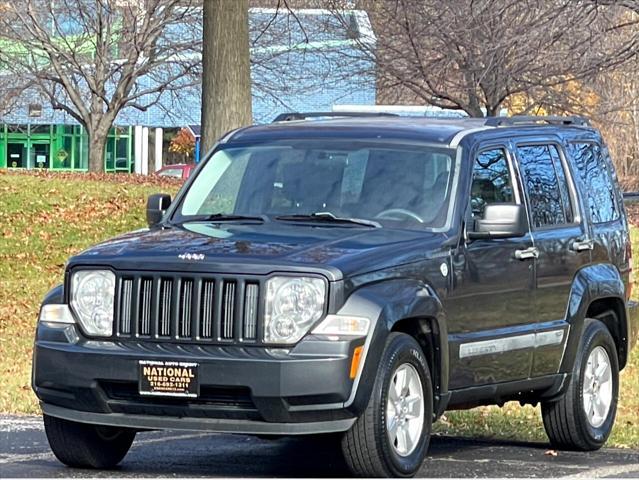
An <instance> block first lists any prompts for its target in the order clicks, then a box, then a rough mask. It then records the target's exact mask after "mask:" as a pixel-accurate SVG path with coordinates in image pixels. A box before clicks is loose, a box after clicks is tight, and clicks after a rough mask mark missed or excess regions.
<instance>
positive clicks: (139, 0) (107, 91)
mask: <svg viewBox="0 0 639 480" xmlns="http://www.w3.org/2000/svg"><path fill="white" fill-rule="evenodd" d="M5 7H8V8H6V10H5V11H4V12H3V14H2V15H1V16H0V42H3V43H4V44H5V45H11V48H2V49H1V51H0V64H4V65H5V68H9V69H10V70H11V71H12V73H13V75H12V78H13V79H14V81H15V82H17V83H20V82H25V83H28V88H31V89H34V90H35V91H37V92H38V94H39V95H41V96H43V97H45V98H46V99H47V100H48V101H49V102H50V104H51V105H52V107H53V108H54V109H56V110H61V111H64V112H66V113H67V114H68V115H70V116H71V117H73V118H74V119H75V120H77V121H78V122H79V123H81V124H82V125H83V126H84V127H85V129H86V131H87V134H88V139H89V170H90V171H102V170H103V169H104V152H105V145H106V140H107V136H108V134H109V130H110V128H111V127H112V125H113V123H114V121H115V120H116V118H117V116H118V114H119V113H121V112H122V111H123V110H124V109H126V108H134V109H139V110H146V109H148V108H149V107H151V106H152V105H155V104H157V103H158V102H160V99H161V98H162V97H163V96H164V98H166V96H167V95H171V93H172V92H176V91H178V90H181V89H184V88H185V87H187V86H190V85H196V84H197V83H198V82H199V71H198V66H199V64H200V57H199V55H198V54H197V53H198V52H199V51H200V48H201V31H200V26H199V25H200V21H199V20H198V19H199V15H200V12H201V10H198V9H196V8H194V5H193V4H192V3H191V1H189V0H17V1H15V2H12V3H8V2H7V5H6V6H5Z"/></svg>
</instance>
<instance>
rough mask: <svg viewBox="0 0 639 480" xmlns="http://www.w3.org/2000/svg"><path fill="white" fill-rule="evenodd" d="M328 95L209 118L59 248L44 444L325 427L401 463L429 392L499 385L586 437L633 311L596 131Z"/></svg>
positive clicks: (402, 471)
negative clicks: (393, 109)
mask: <svg viewBox="0 0 639 480" xmlns="http://www.w3.org/2000/svg"><path fill="white" fill-rule="evenodd" d="M333 116H334V117H335V118H330V117H331V115H329V114H311V115H305V114H289V115H285V116H284V117H282V118H280V119H279V121H276V122H274V123H272V124H270V125H263V126H253V127H248V128H243V129H239V130H237V131H234V132H231V133H230V134H228V135H226V136H225V137H224V138H223V139H221V140H220V142H219V143H218V144H217V145H216V146H215V148H214V149H213V150H212V151H211V152H210V154H209V155H208V156H207V158H206V159H205V160H204V161H203V162H202V163H201V164H200V165H199V166H198V168H197V170H196V171H195V173H194V174H193V175H192V176H191V178H190V179H189V180H188V181H187V183H186V184H185V185H184V186H183V188H182V189H181V191H180V192H179V194H178V195H177V197H176V198H175V200H174V201H173V202H172V201H171V198H170V197H169V196H167V195H154V196H152V197H150V198H149V202H148V210H147V218H148V220H149V228H148V229H144V230H140V231H136V232H131V233H128V234H125V235H122V236H120V237H117V238H114V239H112V240H109V241H106V242H104V243H101V244H99V245H96V246H94V247H92V248H90V249H88V250H86V251H84V252H82V253H80V254H79V255H77V256H75V257H73V258H71V259H70V260H69V262H68V265H67V268H66V274H65V278H64V284H63V285H60V286H58V287H57V288H55V289H53V290H52V291H51V292H50V293H49V294H48V295H47V296H46V298H45V299H44V302H43V305H42V309H41V312H40V318H39V322H38V327H37V333H36V340H35V350H34V361H33V389H34V390H35V392H36V395H37V396H38V398H39V399H40V401H41V405H42V411H43V413H44V421H45V427H46V433H47V436H48V439H49V443H50V445H51V448H52V449H53V452H54V453H55V455H56V456H57V457H58V458H59V459H60V460H61V461H62V462H64V463H66V464H67V465H72V466H81V467H94V468H107V467H111V466H113V465H115V464H117V463H118V462H120V461H121V460H122V458H123V457H124V456H125V454H126V452H127V451H128V449H129V447H130V446H131V443H132V442H133V439H134V436H135V434H136V432H137V431H141V430H149V429H164V428H178V429H186V430H206V431H212V432H222V433H243V434H256V435H312V434H322V433H332V434H335V437H336V440H335V441H336V442H341V446H342V450H343V453H344V455H345V458H346V461H347V463H348V465H349V466H350V468H351V469H352V471H353V473H355V474H358V475H364V476H412V475H414V474H415V473H416V472H417V471H418V469H419V467H420V465H421V464H422V461H423V459H424V457H425V455H426V452H427V449H428V444H429V438H430V433H431V425H432V422H433V421H435V420H437V418H438V417H439V416H440V415H442V413H443V412H444V411H445V410H447V409H460V408H472V407H474V406H477V405H488V404H498V405H501V404H503V403H504V402H507V401H511V400H517V401H519V402H521V403H522V404H523V403H532V404H537V403H541V409H542V414H543V420H544V425H545V427H546V431H547V432H548V436H549V438H550V441H551V443H552V444H553V445H554V446H555V447H557V448H565V449H577V450H595V449H598V448H600V447H601V446H602V445H603V444H604V442H605V441H606V439H607V438H608V435H609V434H610V431H611V429H612V426H613V422H614V420H615V413H616V408H617V398H618V392H619V371H620V370H621V369H623V368H624V366H625V365H626V362H627V358H628V352H629V350H630V348H631V347H632V346H633V344H634V343H635V340H636V337H637V318H638V316H637V306H636V304H635V303H634V302H633V301H631V300H630V294H631V279H630V275H631V270H632V260H631V248H630V238H629V231H628V222H627V219H626V214H625V211H624V206H623V202H622V198H621V194H620V191H619V188H618V186H617V182H616V179H615V173H614V170H613V166H612V163H611V161H610V158H609V156H608V151H607V149H606V147H605V145H604V143H603V141H602V139H601V136H600V135H599V133H598V132H597V131H596V130H595V129H593V128H592V127H590V126H589V125H588V123H587V122H586V121H584V120H582V119H578V118H553V117H512V118H494V119H459V120H450V119H449V120H443V119H424V118H400V117H396V118H395V117H391V116H377V117H375V116H358V115H348V114H341V113H340V114H335V115H333ZM313 117H317V118H313Z"/></svg>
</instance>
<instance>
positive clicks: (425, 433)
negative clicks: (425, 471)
mask: <svg viewBox="0 0 639 480" xmlns="http://www.w3.org/2000/svg"><path fill="white" fill-rule="evenodd" d="M404 364H409V365H411V366H412V367H414V369H415V370H416V371H417V373H418V374H419V379H420V381H421V387H422V390H423V399H424V401H423V408H424V412H423V417H424V419H423V428H422V431H421V437H419V440H418V441H416V442H415V445H416V447H415V448H414V450H413V451H412V453H410V454H408V455H406V456H401V455H400V454H398V453H397V451H396V450H395V447H394V446H393V445H391V441H390V439H389V436H388V434H387V427H386V402H387V399H388V395H389V388H390V383H391V381H392V379H393V377H394V375H395V372H396V370H397V369H398V367H400V366H403V365H404ZM432 422H433V386H432V380H431V375H430V370H429V368H428V364H427V362H426V359H425V358H424V354H423V352H422V350H421V348H420V346H419V344H418V343H417V342H416V341H415V339H414V338H413V337H411V336H409V335H406V334H403V333H392V334H391V335H389V337H388V339H387V341H386V346H385V348H384V353H383V354H382V356H381V359H380V362H379V367H378V370H377V377H376V379H375V385H374V387H373V392H372V394H371V398H370V400H369V403H368V406H367V407H366V410H365V411H364V413H362V415H361V416H360V417H359V418H358V419H357V422H356V423H355V425H353V427H351V429H350V430H349V431H348V432H346V434H345V435H344V437H343V438H342V452H343V454H344V458H345V460H346V463H347V465H348V467H349V468H350V470H351V472H352V473H353V474H355V475H357V476H361V477H412V476H414V475H415V474H416V473H417V471H418V470H419V468H420V466H421V465H422V463H423V461H424V457H425V456H426V452H427V451H428V445H429V442H430V433H431V427H432Z"/></svg>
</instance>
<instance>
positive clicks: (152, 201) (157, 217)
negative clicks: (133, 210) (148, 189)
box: [146, 193, 171, 227]
mask: <svg viewBox="0 0 639 480" xmlns="http://www.w3.org/2000/svg"><path fill="white" fill-rule="evenodd" d="M169 205H171V195H167V194H166V193H156V194H153V195H150V196H149V199H148V200H147V201H146V223H148V224H149V227H153V226H154V225H157V224H158V223H160V222H161V221H162V217H163V216H164V212H166V209H167V208H169Z"/></svg>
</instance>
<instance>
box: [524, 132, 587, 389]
mask: <svg viewBox="0 0 639 480" xmlns="http://www.w3.org/2000/svg"><path fill="white" fill-rule="evenodd" d="M516 155H517V159H518V163H519V171H520V175H521V178H522V183H523V186H524V192H525V195H526V204H527V208H528V217H529V223H530V228H531V232H532V239H533V243H534V245H535V249H536V250H537V252H536V253H537V254H538V257H537V259H536V261H535V278H536V289H535V307H536V308H535V310H534V311H533V312H531V317H534V319H535V320H536V321H537V326H536V335H535V352H534V357H533V365H532V368H531V377H537V376H543V375H549V374H553V373H557V372H558V371H559V364H560V362H561V357H562V355H563V349H564V343H565V341H566V338H567V327H568V325H567V323H566V321H565V318H566V309H567V306H568V299H569V296H570V290H571V286H572V281H573V278H574V276H575V274H576V272H577V270H579V269H580V268H581V267H582V266H583V265H586V264H588V263H589V262H590V251H591V248H592V241H591V239H590V238H589V233H588V230H587V228H585V224H584V222H583V221H582V218H581V215H580V209H579V203H578V198H577V195H576V190H575V187H574V182H573V181H572V177H571V175H570V170H569V169H568V168H567V161H566V157H565V154H564V152H563V150H562V148H561V146H560V144H559V143H558V142H549V141H545V142H539V143H527V142H526V143H524V142H518V143H517V144H516Z"/></svg>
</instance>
